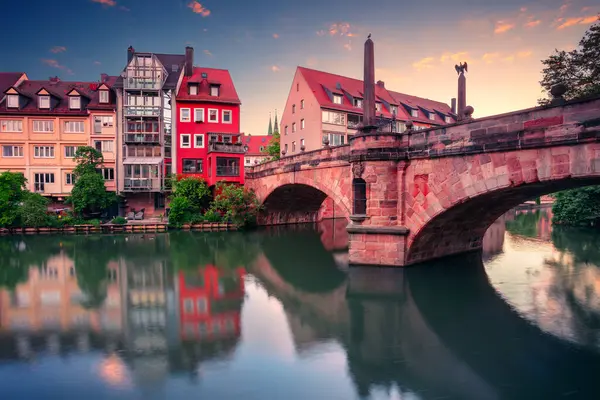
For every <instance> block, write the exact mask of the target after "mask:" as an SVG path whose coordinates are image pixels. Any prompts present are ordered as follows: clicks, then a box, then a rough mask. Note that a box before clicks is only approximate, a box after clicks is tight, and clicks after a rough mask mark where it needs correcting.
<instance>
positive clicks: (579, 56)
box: [539, 16, 600, 104]
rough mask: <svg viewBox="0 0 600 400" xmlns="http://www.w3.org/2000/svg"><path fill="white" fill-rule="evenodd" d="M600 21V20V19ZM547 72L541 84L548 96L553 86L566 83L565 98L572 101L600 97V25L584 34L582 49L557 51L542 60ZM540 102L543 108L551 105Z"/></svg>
mask: <svg viewBox="0 0 600 400" xmlns="http://www.w3.org/2000/svg"><path fill="white" fill-rule="evenodd" d="M599 19H600V16H599ZM542 64H543V65H544V69H543V71H542V74H543V77H542V80H541V81H540V84H541V85H542V88H543V89H544V90H545V91H546V92H547V93H548V94H549V93H550V89H551V88H552V86H554V85H556V84H558V83H563V84H565V85H566V87H567V92H566V93H565V95H564V97H565V99H566V100H573V99H578V98H583V97H587V96H593V95H597V94H600V23H596V24H594V25H592V26H591V27H590V28H589V29H588V30H587V31H586V33H585V35H584V36H583V38H582V39H581V41H580V42H579V47H578V48H576V49H574V50H572V51H564V50H561V51H559V50H555V52H554V54H552V55H551V56H550V57H548V58H547V59H545V60H542ZM548 102H549V100H548V99H540V100H539V103H540V104H548Z"/></svg>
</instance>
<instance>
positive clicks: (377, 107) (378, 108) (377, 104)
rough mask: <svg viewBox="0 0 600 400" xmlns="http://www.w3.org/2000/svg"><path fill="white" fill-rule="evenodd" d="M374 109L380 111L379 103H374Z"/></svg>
mask: <svg viewBox="0 0 600 400" xmlns="http://www.w3.org/2000/svg"><path fill="white" fill-rule="evenodd" d="M375 111H379V112H381V103H375Z"/></svg>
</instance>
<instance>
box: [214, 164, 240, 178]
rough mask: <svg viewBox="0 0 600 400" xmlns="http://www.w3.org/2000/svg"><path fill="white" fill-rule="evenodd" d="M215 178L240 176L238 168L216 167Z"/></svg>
mask: <svg viewBox="0 0 600 400" xmlns="http://www.w3.org/2000/svg"><path fill="white" fill-rule="evenodd" d="M217 176H240V166H239V165H217Z"/></svg>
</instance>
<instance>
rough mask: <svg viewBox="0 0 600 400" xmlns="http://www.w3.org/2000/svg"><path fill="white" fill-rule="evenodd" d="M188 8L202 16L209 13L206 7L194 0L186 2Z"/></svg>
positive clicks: (206, 15)
mask: <svg viewBox="0 0 600 400" xmlns="http://www.w3.org/2000/svg"><path fill="white" fill-rule="evenodd" d="M188 8H190V9H191V10H192V12H193V13H195V14H200V15H202V16H203V17H208V16H209V15H210V10H209V9H208V8H206V7H204V6H203V5H202V4H200V3H199V2H197V1H196V0H194V1H191V2H190V3H188Z"/></svg>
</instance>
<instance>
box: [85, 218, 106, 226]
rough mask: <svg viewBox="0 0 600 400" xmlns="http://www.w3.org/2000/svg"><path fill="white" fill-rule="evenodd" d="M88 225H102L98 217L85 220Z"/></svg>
mask: <svg viewBox="0 0 600 400" xmlns="http://www.w3.org/2000/svg"><path fill="white" fill-rule="evenodd" d="M85 223H86V224H88V225H93V226H95V227H99V226H100V225H102V222H101V221H100V220H99V219H90V220H88V221H86V222H85Z"/></svg>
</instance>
